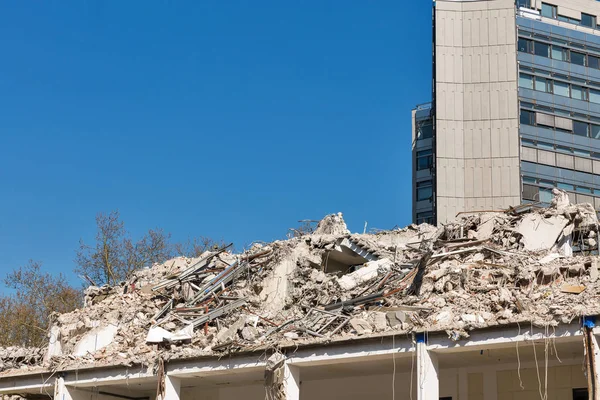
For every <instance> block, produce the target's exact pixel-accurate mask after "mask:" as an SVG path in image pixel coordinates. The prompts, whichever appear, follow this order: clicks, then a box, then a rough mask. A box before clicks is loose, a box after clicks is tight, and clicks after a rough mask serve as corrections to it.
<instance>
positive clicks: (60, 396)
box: [54, 376, 71, 400]
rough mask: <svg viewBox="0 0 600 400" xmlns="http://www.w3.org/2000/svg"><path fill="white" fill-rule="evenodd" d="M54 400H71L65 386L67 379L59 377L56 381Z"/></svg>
mask: <svg viewBox="0 0 600 400" xmlns="http://www.w3.org/2000/svg"><path fill="white" fill-rule="evenodd" d="M54 399H55V400H71V397H70V396H69V393H68V391H67V387H66V386H65V378H63V377H62V376H61V377H58V378H56V380H55V381H54Z"/></svg>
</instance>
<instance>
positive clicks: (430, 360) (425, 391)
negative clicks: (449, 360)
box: [416, 333, 440, 400]
mask: <svg viewBox="0 0 600 400" xmlns="http://www.w3.org/2000/svg"><path fill="white" fill-rule="evenodd" d="M416 339H417V400H439V398H440V380H439V377H438V361H437V356H436V355H435V354H434V353H432V352H429V351H427V338H426V336H425V334H423V333H420V334H418V335H417V337H416Z"/></svg>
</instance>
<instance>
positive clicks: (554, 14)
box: [540, 3, 558, 19]
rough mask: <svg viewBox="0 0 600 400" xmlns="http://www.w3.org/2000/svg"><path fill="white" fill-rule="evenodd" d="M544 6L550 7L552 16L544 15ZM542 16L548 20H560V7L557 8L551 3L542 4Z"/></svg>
mask: <svg viewBox="0 0 600 400" xmlns="http://www.w3.org/2000/svg"><path fill="white" fill-rule="evenodd" d="M544 6H546V7H549V8H550V10H551V14H552V16H547V15H544ZM540 15H541V16H542V17H546V18H552V19H557V18H558V7H557V6H555V5H554V4H550V3H542V6H541V8H540Z"/></svg>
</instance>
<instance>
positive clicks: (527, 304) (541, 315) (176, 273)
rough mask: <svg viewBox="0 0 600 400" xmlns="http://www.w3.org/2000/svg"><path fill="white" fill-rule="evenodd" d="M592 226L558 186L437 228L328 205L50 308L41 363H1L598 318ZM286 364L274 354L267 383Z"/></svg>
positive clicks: (151, 358)
mask: <svg viewBox="0 0 600 400" xmlns="http://www.w3.org/2000/svg"><path fill="white" fill-rule="evenodd" d="M597 235H598V219H597V217H596V213H595V211H594V209H593V207H591V206H590V205H588V204H579V205H572V204H570V203H569V201H568V197H566V194H565V193H564V192H561V191H558V190H556V191H555V198H554V201H553V203H552V205H551V206H550V207H548V208H536V207H534V206H532V205H529V206H519V207H515V208H511V209H509V210H506V211H502V212H480V213H468V214H462V215H461V216H459V218H457V220H456V221H454V222H452V223H450V224H447V225H445V226H441V227H439V228H437V227H434V226H431V225H427V224H423V225H419V226H416V225H411V226H409V227H406V228H404V229H395V230H391V231H381V232H378V233H375V234H351V233H350V232H349V231H348V229H347V227H346V224H345V222H344V220H343V217H342V215H341V214H333V215H329V216H327V217H325V218H324V219H323V220H322V221H321V222H320V223H319V225H318V227H317V229H316V230H315V232H314V233H312V234H306V235H303V236H299V237H295V238H292V239H289V240H284V241H275V242H272V243H269V244H254V245H253V246H252V247H251V248H250V249H249V250H247V251H244V252H242V253H240V254H233V253H231V252H229V251H228V249H229V246H225V247H223V248H220V249H216V250H215V251H211V252H206V253H205V254H203V255H202V256H201V257H199V258H196V259H186V258H182V257H180V258H176V259H173V260H169V261H167V262H165V263H163V264H160V265H154V266H152V267H150V268H146V269H143V270H140V271H137V272H136V273H135V274H133V276H132V277H131V278H130V279H129V280H128V281H127V282H123V283H122V284H121V285H119V286H116V287H107V286H104V287H90V288H88V289H87V290H86V301H85V307H84V308H83V309H80V310H76V311H74V312H71V313H68V314H63V315H58V316H55V318H54V321H53V323H54V325H53V327H52V329H51V332H50V344H49V346H48V348H47V351H46V357H45V359H44V361H42V358H41V356H40V354H41V351H40V352H38V353H36V354H37V355H38V356H37V358H36V359H35V360H33V361H25V359H21V361H15V362H13V363H11V362H10V358H6V357H4V355H5V354H0V370H2V369H12V368H17V367H25V368H27V367H28V366H32V365H36V366H39V367H44V368H50V369H53V368H57V366H59V365H60V366H61V367H65V366H67V365H77V366H80V365H85V364H90V363H94V364H97V365H115V364H124V365H132V364H138V363H144V364H152V363H155V362H156V361H157V360H159V359H160V360H169V359H182V358H191V357H196V356H209V355H220V354H223V353H224V352H228V353H232V352H236V351H256V350H260V349H265V348H280V349H283V348H285V347H288V346H298V345H302V344H307V343H311V344H312V343H327V342H331V341H336V340H345V339H352V338H357V337H365V336H373V335H386V334H397V333H401V332H402V333H409V332H422V331H430V332H431V331H446V332H447V333H448V335H449V336H450V337H451V338H452V339H454V340H460V339H461V338H465V337H468V335H469V331H470V330H472V329H475V328H483V327H489V326H496V325H503V324H513V323H523V322H527V323H532V324H536V325H539V326H546V327H548V326H555V325H557V324H559V323H562V322H564V323H566V322H571V321H572V320H574V319H577V318H579V317H581V316H583V315H595V314H600V300H599V297H598V296H596V295H595V294H596V293H598V292H599V291H600V281H599V280H598V276H599V270H598V259H597V256H596V255H595V254H597V250H598V245H597ZM275 354H278V353H275ZM273 357H275V356H273ZM279 362H280V360H279V359H278V358H273V359H272V360H270V363H271V364H272V365H271V368H270V369H269V371H270V373H271V375H270V376H271V379H272V381H273V385H272V387H273V388H277V387H278V382H279V381H280V379H279V378H280V376H279V374H280V369H279V367H280V365H279V364H280V363H279ZM274 390H275V389H274ZM272 396H273V397H274V398H275V397H276V395H275V393H273V394H272Z"/></svg>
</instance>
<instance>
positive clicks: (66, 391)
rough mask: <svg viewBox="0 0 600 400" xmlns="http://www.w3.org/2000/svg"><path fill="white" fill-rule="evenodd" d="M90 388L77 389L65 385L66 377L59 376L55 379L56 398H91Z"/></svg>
mask: <svg viewBox="0 0 600 400" xmlns="http://www.w3.org/2000/svg"><path fill="white" fill-rule="evenodd" d="M90 394H91V391H90V390H86V391H84V390H77V388H73V387H71V388H70V387H68V386H67V385H65V379H64V378H63V377H58V378H56V380H55V381H54V400H87V399H89V398H90V396H91V395H90Z"/></svg>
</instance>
